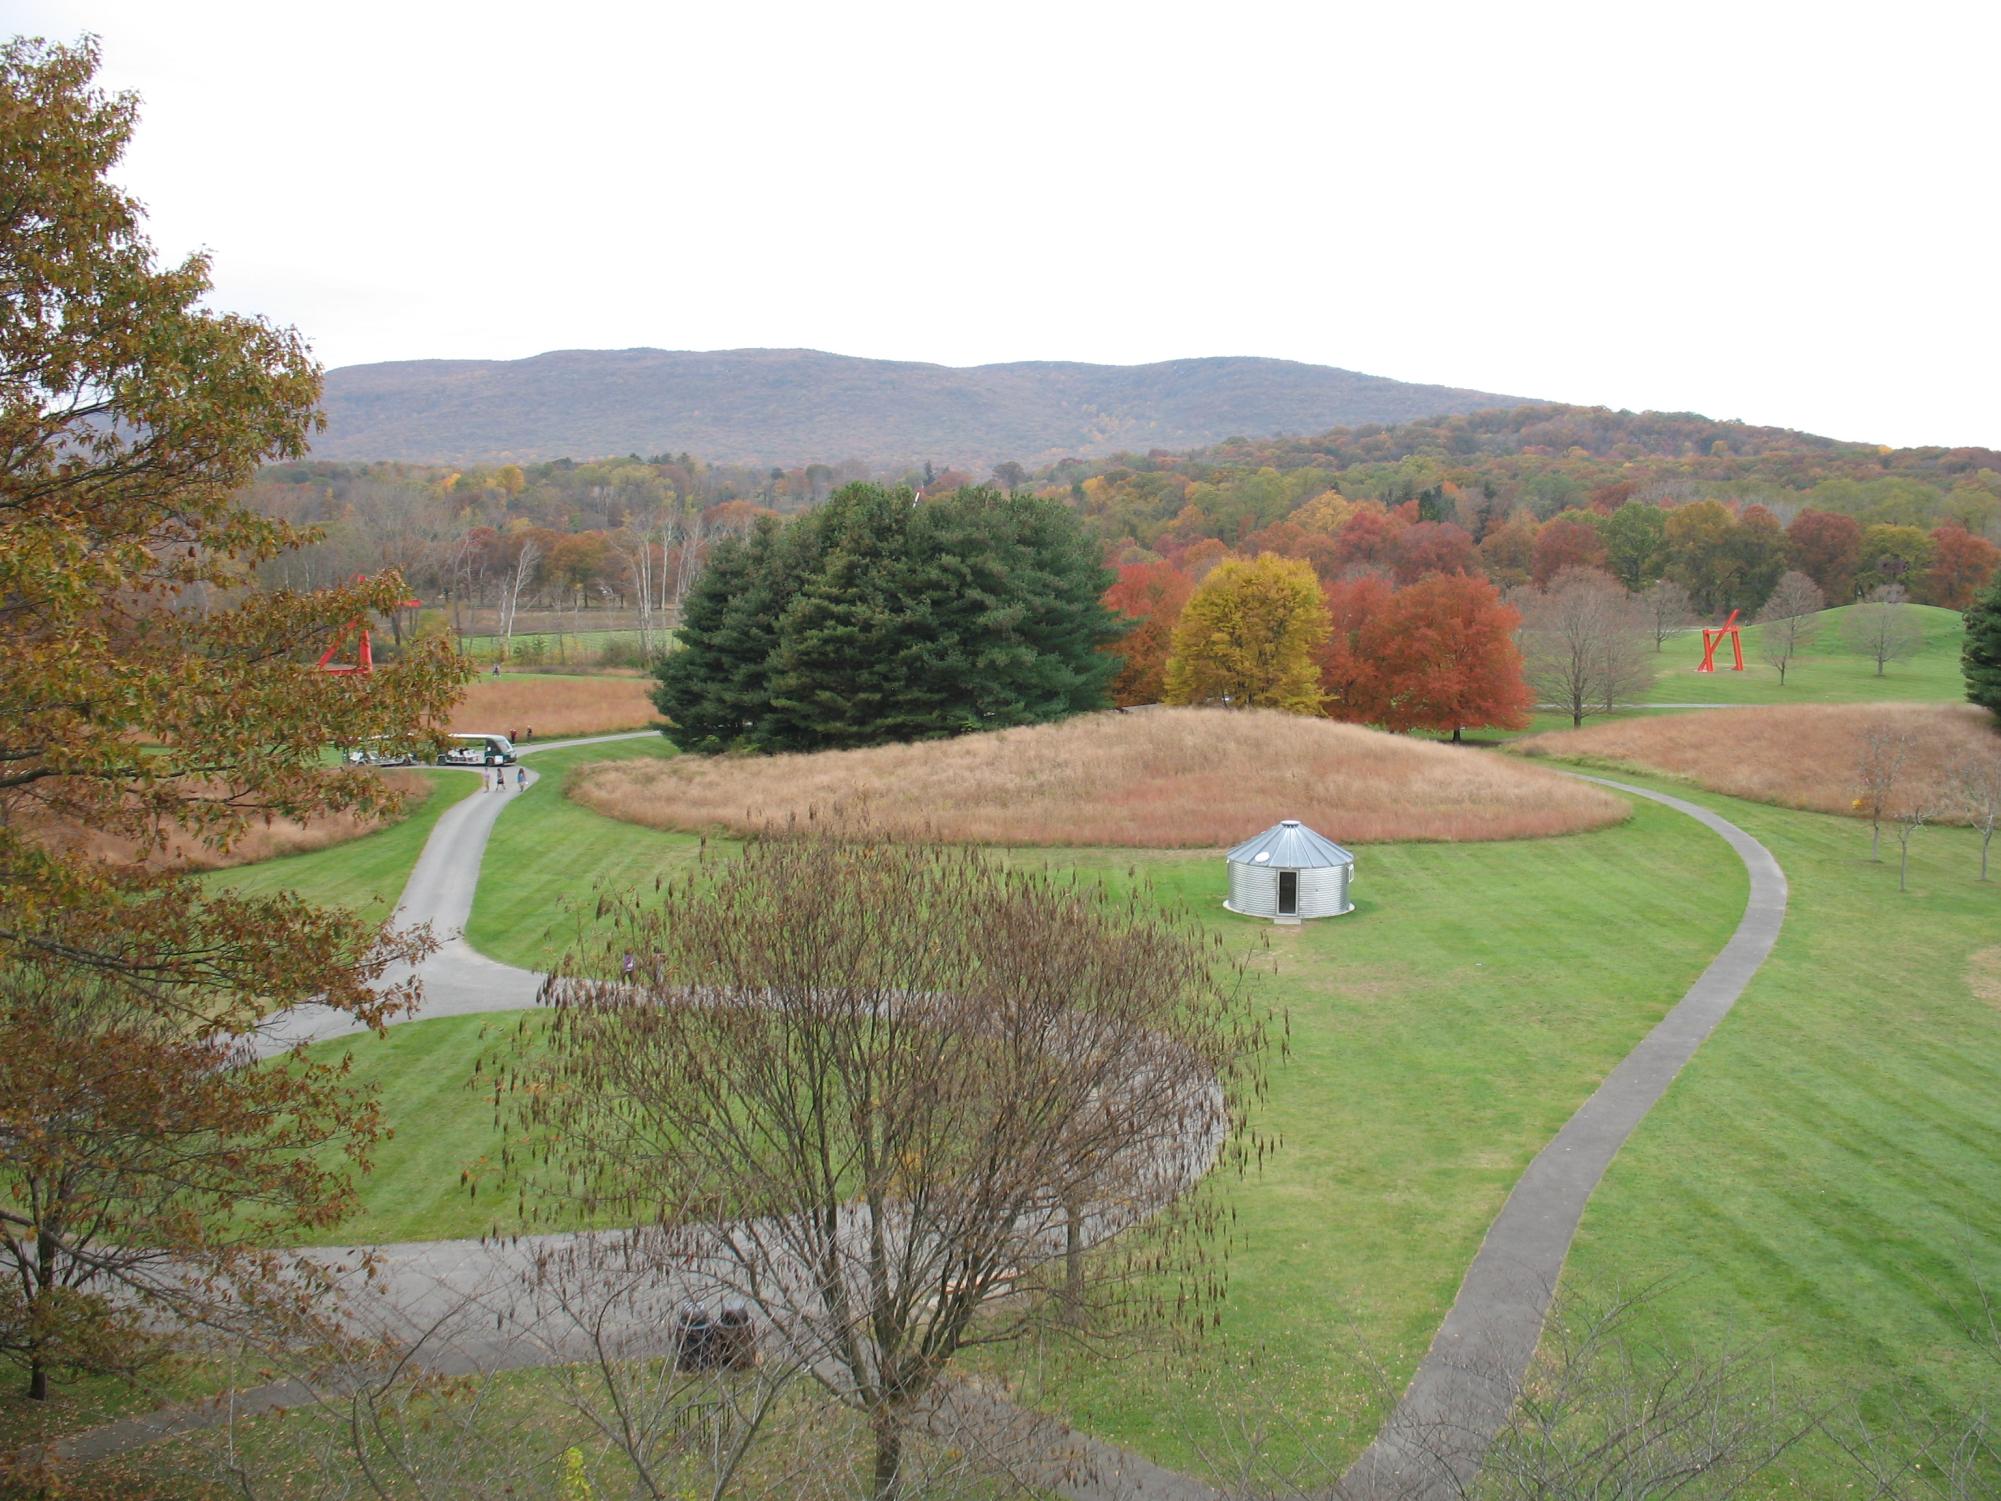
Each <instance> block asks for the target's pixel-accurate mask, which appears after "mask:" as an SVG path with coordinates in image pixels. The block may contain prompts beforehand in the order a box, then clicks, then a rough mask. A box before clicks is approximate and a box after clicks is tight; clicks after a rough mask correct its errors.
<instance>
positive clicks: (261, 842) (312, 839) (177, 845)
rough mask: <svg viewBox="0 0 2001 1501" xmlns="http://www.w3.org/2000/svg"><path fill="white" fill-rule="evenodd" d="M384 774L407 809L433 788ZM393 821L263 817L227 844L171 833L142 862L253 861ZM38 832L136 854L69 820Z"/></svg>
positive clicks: (58, 840) (152, 866) (63, 843)
mask: <svg viewBox="0 0 2001 1501" xmlns="http://www.w3.org/2000/svg"><path fill="white" fill-rule="evenodd" d="M381 777H382V780H383V781H385V782H387V783H389V784H390V785H391V786H393V787H394V788H395V789H396V790H397V791H398V792H400V793H402V794H403V796H404V798H405V799H406V802H405V804H404V807H405V809H406V810H407V809H408V808H410V807H412V806H414V805H415V804H416V803H417V802H419V801H421V800H422V799H423V796H424V794H425V792H426V791H428V790H429V788H428V784H427V783H426V782H425V780H424V779H423V777H421V776H419V775H418V774H417V773H416V772H414V771H384V772H382V773H381ZM394 822H396V820H395V819H393V818H363V817H361V816H359V815H357V814H353V813H329V814H327V815H326V816H324V817H321V818H312V819H307V820H305V821H304V822H301V821H300V820H298V819H296V818H275V817H274V818H270V819H261V820H259V821H257V822H255V823H253V824H251V825H250V826H249V827H248V828H246V829H245V830H244V831H243V833H242V835H241V836H240V837H239V838H238V839H237V840H236V842H235V843H234V844H232V845H231V846H230V847H229V848H228V849H227V850H217V849H211V848H210V847H209V846H207V845H205V844H201V843H199V842H197V841H194V840H190V839H187V838H185V837H182V836H180V835H178V834H170V835H169V836H168V839H167V842H166V843H165V844H164V845H163V846H161V847H160V848H159V849H156V850H154V851H153V852H152V853H151V854H150V855H149V856H148V857H147V858H146V859H145V860H143V861H140V862H139V863H140V864H141V865H143V866H144V867H145V868H146V869H148V870H221V869H223V868H224V867H226V866H231V865H254V864H255V863H256V862H257V861H259V860H275V859H276V858H277V857H278V856H280V855H303V854H306V853H308V852H310V851H312V850H320V849H325V848H327V846H329V845H333V844H344V843H346V842H347V841H348V840H350V839H359V838H360V837H361V836H362V835H363V834H372V833H374V832H375V831H376V830H377V829H380V828H383V827H385V826H387V825H388V824H391V823H394ZM36 833H37V835H38V837H40V838H41V839H43V840H44V841H45V842H47V843H48V844H50V845H51V846H55V847H59V848H62V849H73V850H80V851H82V852H83V853H85V854H88V855H91V856H94V857H95V858H97V859H99V860H104V861H107V862H109V863H111V864H114V865H129V864H131V863H132V862H133V859H134V857H135V855H136V854H137V847H136V846H135V845H134V843H133V841H131V840H129V839H124V838H120V837H119V836H117V835H114V834H107V833H104V832H103V831H102V830H99V829H86V828H83V827H81V826H79V825H77V824H72V823H68V822H66V821H64V822H57V821H53V820H44V821H42V822H40V823H39V824H37V825H36Z"/></svg>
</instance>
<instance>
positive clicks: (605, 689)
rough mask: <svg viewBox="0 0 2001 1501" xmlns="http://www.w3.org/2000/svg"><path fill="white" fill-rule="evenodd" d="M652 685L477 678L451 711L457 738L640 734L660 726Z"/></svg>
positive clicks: (633, 680) (597, 677) (632, 680)
mask: <svg viewBox="0 0 2001 1501" xmlns="http://www.w3.org/2000/svg"><path fill="white" fill-rule="evenodd" d="M652 689H653V679H651V678H650V677H642V676H639V675H637V674H622V675H621V674H613V673H594V674H591V675H589V676H562V675H559V674H556V673H542V672H514V673H505V674H503V675H502V676H500V677H492V676H485V677H478V678H475V679H473V681H472V683H471V685H470V686H468V687H467V689H466V692H465V697H463V698H462V699H460V700H459V703H458V707H457V708H455V709H454V710H453V711H452V718H451V725H450V728H451V729H452V730H453V731H454V732H456V733H459V734H487V735H490V734H496V733H497V734H502V735H504V734H507V733H508V732H509V731H510V730H512V731H517V732H519V731H522V730H526V729H532V730H534V732H535V738H536V739H537V740H556V739H560V738H562V737H564V736H569V735H609V734H614V733H616V732H617V731H619V730H643V729H647V728H649V727H651V726H653V725H655V724H658V723H659V721H660V716H659V714H658V713H657V712H656V711H655V710H654V707H653V700H652V698H651V696H650V695H651V693H652Z"/></svg>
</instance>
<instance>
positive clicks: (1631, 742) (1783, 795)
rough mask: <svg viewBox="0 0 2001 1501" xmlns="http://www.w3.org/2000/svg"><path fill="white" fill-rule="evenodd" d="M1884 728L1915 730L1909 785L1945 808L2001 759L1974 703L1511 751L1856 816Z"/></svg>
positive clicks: (1769, 720) (1999, 737)
mask: <svg viewBox="0 0 2001 1501" xmlns="http://www.w3.org/2000/svg"><path fill="white" fill-rule="evenodd" d="M1880 724H1891V725H1901V726H1903V727H1905V728H1907V729H1909V730H1910V731H1911V732H1912V734H1913V736H1914V743H1913V745H1912V749H1911V755H1910V760H1909V761H1908V762H1907V763H1906V765H1905V768H1904V771H1903V773H1902V781H1901V783H1900V787H1901V789H1902V790H1903V792H1904V793H1906V794H1915V795H1918V796H1920V797H1923V798H1925V799H1927V800H1929V801H1931V802H1932V803H1934V805H1936V806H1939V807H1946V806H1949V805H1950V803H1951V801H1952V783H1953V778H1954V775H1955V773H1956V771H1957V769H1958V768H1959V767H1960V766H1962V765H1964V764H1965V763H1966V762H1968V761H1969V760H1972V759H1974V758H1985V759H1991V760H1994V761H1997V762H2001V733H1997V728H1996V724H1995V719H1994V716H1993V715H1992V714H1990V713H1988V712H1987V711H1986V710H1985V709H1979V708H1975V707H1974V706H1973V705H1972V704H1798V705H1787V706H1783V707H1772V708H1759V709H1713V710H1709V711H1707V712H1704V713H1688V714H1654V715H1648V716H1647V717H1645V718H1640V719H1615V720H1609V721H1607V722H1605V723H1604V724H1595V725H1588V726H1586V727H1585V728H1584V729H1581V730H1557V731H1553V732H1551V733H1549V734H1546V735H1532V736H1530V737H1529V738H1527V739H1525V740H1518V741H1516V742H1515V744H1514V745H1513V746H1512V747H1511V749H1512V750H1514V751H1515V752H1517V753H1519V754H1521V755H1524V756H1561V757H1565V758H1567V759H1571V760H1586V761H1592V762H1595V763H1601V764H1605V765H1612V766H1630V767H1634V768H1636V769H1638V770H1641V771H1652V772H1659V773H1661V774H1662V775H1664V776H1671V777H1678V778H1680V779H1682V780H1683V781H1688V782H1693V783H1694V784H1695V785H1696V786H1698V787H1707V788H1708V789H1710V790H1711V791H1712V792H1723V793H1728V794H1729V795H1730V796H1732V797H1743V798H1750V799H1751V800H1753V801H1754V802H1761V803H1778V804H1781V805H1782V806H1784V807H1788V808H1804V809H1806V810H1807V811H1808V812H1812V813H1852V812H1854V811H1855V809H1854V802H1855V798H1856V795H1857V794H1858V793H1859V792H1860V790H1861V789H1860V786H1859V782H1858V778H1857V768H1858V767H1859V765H1860V762H1861V760H1862V747H1863V739H1864V737H1865V736H1866V735H1867V734H1868V731H1869V729H1870V727H1871V726H1872V725H1880ZM1947 821H1950V818H1948V819H1947Z"/></svg>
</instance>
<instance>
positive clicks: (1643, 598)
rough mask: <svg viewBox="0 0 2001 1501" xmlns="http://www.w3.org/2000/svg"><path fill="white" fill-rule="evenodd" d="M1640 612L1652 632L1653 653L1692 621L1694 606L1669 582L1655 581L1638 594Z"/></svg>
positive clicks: (1684, 590)
mask: <svg viewBox="0 0 2001 1501" xmlns="http://www.w3.org/2000/svg"><path fill="white" fill-rule="evenodd" d="M1640 610H1641V613H1642V615H1643V617H1644V618H1645V620H1646V622H1647V628H1648V630H1650V631H1651V632H1652V633H1653V638H1654V650H1655V651H1659V650H1660V649H1661V648H1662V646H1664V645H1665V644H1666V642H1667V638H1668V637H1670V636H1672V635H1675V634H1676V633H1677V632H1679V631H1682V630H1684V629H1686V628H1687V626H1688V625H1689V623H1690V622H1691V621H1693V620H1694V619H1695V603H1694V601H1693V600H1691V599H1690V598H1689V597H1688V591H1687V590H1686V589H1684V588H1682V586H1681V585H1680V584H1677V583H1676V582H1675V581H1674V580H1673V579H1659V580H1656V581H1655V582H1654V583H1651V584H1649V585H1647V587H1646V588H1645V589H1643V590H1641V591H1640Z"/></svg>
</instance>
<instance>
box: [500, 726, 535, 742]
mask: <svg viewBox="0 0 2001 1501" xmlns="http://www.w3.org/2000/svg"><path fill="white" fill-rule="evenodd" d="M534 738H535V726H533V725H532V724H531V725H526V726H524V727H523V728H522V729H520V730H519V731H516V730H509V731H508V732H507V743H508V744H509V745H526V744H527V743H528V742H529V741H530V740H533V739H534Z"/></svg>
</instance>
